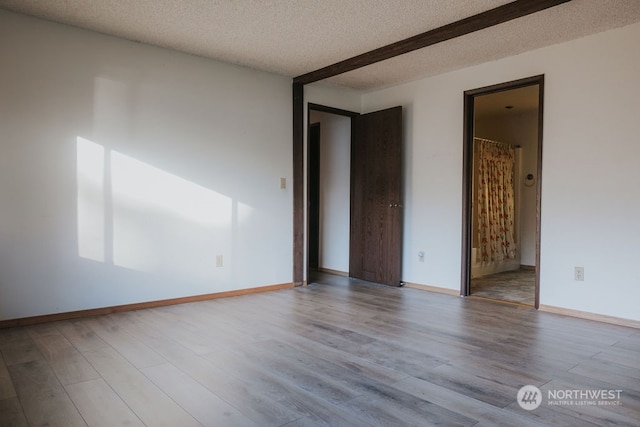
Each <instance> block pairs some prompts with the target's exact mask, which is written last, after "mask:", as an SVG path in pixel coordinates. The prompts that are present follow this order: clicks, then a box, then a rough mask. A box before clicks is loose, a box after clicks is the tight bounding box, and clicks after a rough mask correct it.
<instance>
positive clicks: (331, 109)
mask: <svg viewBox="0 0 640 427" xmlns="http://www.w3.org/2000/svg"><path fill="white" fill-rule="evenodd" d="M312 111H319V112H322V113H329V114H335V115H337V116H344V117H349V118H351V130H350V132H351V134H350V136H349V144H351V143H352V142H353V137H354V132H355V123H354V118H355V117H357V116H359V115H360V113H356V112H354V111H349V110H343V109H340V108H334V107H329V106H326V105H320V104H313V103H311V102H309V103H308V104H307V129H306V132H307V144H308V143H309V139H310V133H311V126H312V123H311V112H312ZM311 155H312V153H311V150H309V149H308V145H307V158H306V164H307V165H309V164H310V162H311ZM309 173H310V170H309V167H307V168H306V173H305V179H306V182H307V185H306V191H307V196H308V195H309V194H310V189H311V180H310V179H309V178H310V176H309ZM349 185H351V183H349ZM310 217H311V209H310V200H309V197H307V202H306V215H305V221H306V227H305V228H306V232H305V234H306V236H307V237H308V236H309V223H310V221H309V220H310ZM306 240H307V242H306V256H305V260H306V269H305V270H306V271H305V273H306V274H305V277H306V279H307V281H308V280H309V279H310V277H311V276H310V274H311V265H310V264H311V263H310V262H309V257H310V254H311V247H310V244H311V241H310V239H309V238H307V239H306ZM319 267H320V266H318V268H319Z"/></svg>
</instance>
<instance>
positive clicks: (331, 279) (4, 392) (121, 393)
mask: <svg viewBox="0 0 640 427" xmlns="http://www.w3.org/2000/svg"><path fill="white" fill-rule="evenodd" d="M527 384H531V385H535V386H537V387H538V388H540V389H541V390H542V393H543V396H545V399H546V396H548V395H547V393H548V392H549V391H553V390H621V393H620V401H619V402H618V403H619V404H617V405H615V406H614V405H607V406H605V405H600V404H598V403H597V402H596V403H584V402H582V403H580V402H574V403H573V404H571V405H568V404H562V405H560V404H551V403H550V402H548V401H545V400H543V403H542V405H541V406H540V407H538V408H537V409H534V410H532V411H527V410H524V409H522V408H521V407H520V406H519V404H518V403H517V400H516V396H517V392H518V390H519V389H520V388H521V387H522V386H524V385H527ZM573 400H575V399H573ZM639 424H640V330H637V329H631V328H625V327H622V326H615V325H609V324H603V323H597V322H593V321H588V320H581V319H575V318H570V317H563V316H559V315H555V314H551V313H543V312H537V311H535V310H534V309H532V308H528V307H524V306H514V305H509V304H500V303H498V302H494V301H488V300H479V299H464V298H459V297H455V296H450V295H443V294H437V293H430V292H425V291H421V290H416V289H408V288H392V287H385V286H379V285H373V284H368V283H365V282H361V281H357V280H351V279H348V278H345V277H339V276H330V275H322V276H321V279H320V280H318V283H314V284H312V285H310V286H308V287H303V288H295V289H287V290H280V291H274V292H268V293H261V294H255V295H245V296H239V297H233V298H227V299H218V300H212V301H203V302H196V303H189V304H183V305H176V306H169V307H160V308H153V309H148V310H139V311H133V312H128V313H117V314H111V315H105V316H99V317H93V318H86V319H79V320H70V321H61V322H55V323H48V324H43V325H35V326H27V327H20V328H11V329H4V330H0V426H26V425H31V426H36V425H49V426H75V425H79V426H83V425H90V426H118V425H127V426H136V425H147V426H191V425H194V426H197V425H205V426H404V425H416V426H428V425H445V426H457V425H460V426H475V425H477V426H550V425H553V426H560V425H562V426H574V425H575V426H603V425H616V426H638V425H639Z"/></svg>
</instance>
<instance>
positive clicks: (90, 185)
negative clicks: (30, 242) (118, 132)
mask: <svg viewBox="0 0 640 427" xmlns="http://www.w3.org/2000/svg"><path fill="white" fill-rule="evenodd" d="M104 161H105V160H104V148H103V147H102V146H100V145H98V144H96V143H94V142H91V141H89V140H87V139H84V138H80V137H78V139H77V167H76V173H77V178H76V179H77V187H78V255H80V256H81V257H82V258H87V259H92V260H94V261H104V214H105V212H104V211H105V207H104V205H105V203H104Z"/></svg>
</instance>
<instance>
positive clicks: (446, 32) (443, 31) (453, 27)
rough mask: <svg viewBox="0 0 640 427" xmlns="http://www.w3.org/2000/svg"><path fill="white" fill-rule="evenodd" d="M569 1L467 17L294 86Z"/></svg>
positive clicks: (519, 4) (527, 2)
mask: <svg viewBox="0 0 640 427" xmlns="http://www.w3.org/2000/svg"><path fill="white" fill-rule="evenodd" d="M569 1H571V0H516V1H514V2H511V3H507V4H505V5H503V6H500V7H496V8H495V9H491V10H488V11H486V12H482V13H479V14H477V15H473V16H470V17H468V18H465V19H462V20H460V21H456V22H453V23H451V24H447V25H445V26H443V27H439V28H435V29H433V30H430V31H427V32H425V33H422V34H418V35H417V36H413V37H409V38H408V39H404V40H401V41H399V42H395V43H392V44H389V45H386V46H383V47H380V48H378V49H374V50H371V51H369V52H366V53H363V54H361V55H357V56H354V57H352V58H349V59H345V60H344V61H340V62H337V63H335V64H332V65H329V66H326V67H323V68H320V69H318V70H315V71H311V72H309V73H306V74H303V75H301V76H298V77H295V78H294V79H293V83H295V84H302V85H305V84H309V83H313V82H317V81H319V80H324V79H326V78H329V77H333V76H337V75H339V74H343V73H346V72H348V71H353V70H356V69H358V68H362V67H365V66H367V65H371V64H375V63H376V62H380V61H384V60H385V59H390V58H394V57H396V56H399V55H403V54H405V53H409V52H412V51H414V50H418V49H422V48H424V47H427V46H431V45H434V44H437V43H441V42H443V41H446V40H451V39H454V38H456V37H460V36H463V35H466V34H470V33H473V32H475V31H479V30H483V29H485V28H489V27H492V26H494V25H498V24H502V23H503V22H507V21H511V20H513V19H517V18H521V17H523V16H527V15H530V14H532V13H536V12H540V11H541V10H545V9H548V8H551V7H554V6H558V5H560V4H563V3H567V2H569Z"/></svg>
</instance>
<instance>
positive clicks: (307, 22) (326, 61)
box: [0, 0, 640, 90]
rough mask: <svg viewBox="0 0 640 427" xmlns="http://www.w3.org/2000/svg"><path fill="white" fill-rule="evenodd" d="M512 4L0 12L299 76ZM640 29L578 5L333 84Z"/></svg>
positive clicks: (310, 3)
mask: <svg viewBox="0 0 640 427" xmlns="http://www.w3.org/2000/svg"><path fill="white" fill-rule="evenodd" d="M505 3H509V1H504V0H474V1H467V0H461V1H454V0H181V1H178V0H48V1H44V0H0V8H4V9H7V10H11V11H15V12H20V13H25V14H28V15H33V16H37V17H40V18H44V19H49V20H52V21H56V22H61V23H65V24H70V25H74V26H77V27H81V28H86V29H90V30H94V31H98V32H102V33H106V34H111V35H115V36H118V37H122V38H126V39H130V40H135V41H140V42H144V43H148V44H152V45H156V46H161V47H166V48H170V49H175V50H179V51H183V52H187V53H191V54H195V55H200V56H204V57H209V58H214V59H219V60H223V61H227V62H231V63H235V64H240V65H244V66H248V67H251V68H256V69H260V70H265V71H269V72H273V73H277V74H281V75H285V76H289V77H295V76H298V75H301V74H305V73H307V72H310V71H314V70H316V69H318V68H322V67H324V66H327V65H330V64H333V63H336V62H338V61H341V60H344V59H348V58H350V57H352V56H355V55H358V54H361V53H364V52H367V51H369V50H372V49H375V48H378V47H381V46H384V45H387V44H390V43H393V42H396V41H399V40H401V39H404V38H407V37H411V36H414V35H416V34H419V33H422V32H425V31H429V30H431V29H434V28H437V27H440V26H443V25H446V24H448V23H451V22H455V21H458V20H460V19H463V18H466V17H469V16H472V15H475V14H477V13H480V12H484V11H486V10H489V9H493V8H495V7H498V6H501V5H503V4H505ZM638 21H640V0H573V1H571V2H569V3H567V4H563V5H560V6H556V7H554V8H552V9H548V10H545V11H542V12H539V13H537V14H534V15H530V16H527V17H524V18H519V19H516V20H514V21H510V22H507V23H504V24H500V25H498V26H496V27H492V28H489V29H485V30H481V31H478V32H476V33H472V34H470V35H466V36H463V37H459V38H457V39H454V40H450V41H447V42H444V43H440V44H438V45H434V46H431V47H428V48H424V49H421V50H418V51H414V52H412V53H409V54H406V55H403V56H401V57H396V58H393V59H390V60H387V61H383V62H381V63H378V64H374V65H370V66H367V67H364V68H362V69H359V70H355V71H351V72H348V73H345V74H342V75H340V76H336V77H333V78H331V79H328V83H331V84H337V85H342V86H348V87H352V88H355V89H364V90H367V89H374V88H380V87H386V86H391V85H394V84H397V83H401V82H405V81H409V80H414V79H417V78H420V77H424V76H429V75H435V74H438V73H442V72H445V71H449V70H453V69H458V68H463V67H466V66H469V65H473V64H478V63H481V62H485V61H489V60H495V59H498V58H502V57H506V56H510V55H514V54H517V53H521V52H524V51H527V50H531V49H535V48H539V47H543V46H547V45H551V44H555V43H559V42H562V41H567V40H571V39H574V38H578V37H582V36H585V35H588V34H591V33H595V32H599V31H603V30H607V29H611V28H616V27H620V26H624V25H628V24H631V23H634V22H638Z"/></svg>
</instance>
